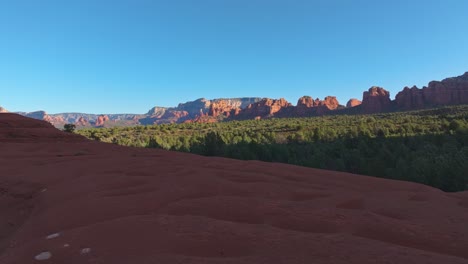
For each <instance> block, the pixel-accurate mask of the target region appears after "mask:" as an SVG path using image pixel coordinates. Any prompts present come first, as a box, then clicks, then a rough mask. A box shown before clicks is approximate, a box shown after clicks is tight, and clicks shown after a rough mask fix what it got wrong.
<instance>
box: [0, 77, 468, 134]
mask: <svg viewBox="0 0 468 264" xmlns="http://www.w3.org/2000/svg"><path fill="white" fill-rule="evenodd" d="M457 104H468V72H467V73H465V74H463V75H461V76H458V77H453V78H447V79H444V80H442V81H432V82H430V83H429V84H428V86H427V87H423V88H422V89H419V88H418V87H416V86H413V87H411V88H409V87H405V88H404V89H403V90H402V91H400V92H399V93H398V94H397V95H396V97H395V100H393V101H392V100H391V99H390V93H389V92H388V91H387V90H385V89H384V88H382V87H378V86H373V87H371V88H369V89H368V90H367V91H365V92H364V93H363V98H362V101H360V100H358V99H356V98H353V99H350V100H349V101H348V102H347V104H346V107H345V106H342V105H340V104H339V102H338V100H337V99H336V97H335V96H327V97H325V98H324V99H323V100H320V99H319V98H316V99H314V98H313V97H311V96H303V97H301V98H299V99H298V101H297V105H296V106H294V105H292V104H291V103H289V102H288V101H287V100H285V99H284V98H280V99H272V98H259V97H243V98H218V99H213V100H209V99H206V98H199V99H197V100H194V101H189V102H185V103H180V104H179V105H178V106H176V107H158V106H155V107H153V108H151V109H150V110H149V111H148V112H147V113H145V114H105V115H95V114H83V113H62V114H53V115H50V114H47V113H46V112H45V111H36V112H31V113H23V112H20V113H19V114H21V115H24V116H27V117H32V118H35V119H39V120H45V121H48V122H50V123H51V124H53V125H54V126H55V127H63V125H64V124H67V123H72V124H76V125H77V126H79V127H103V126H104V127H105V126H110V125H112V126H134V125H152V124H168V123H188V122H200V123H212V122H219V121H223V120H241V119H264V118H271V117H308V116H319V115H326V114H331V113H336V114H340V113H342V114H370V113H381V112H389V111H407V110H417V109H423V108H429V107H437V106H445V105H457ZM4 111H6V110H5V109H4V108H0V112H4ZM110 122H112V123H110Z"/></svg>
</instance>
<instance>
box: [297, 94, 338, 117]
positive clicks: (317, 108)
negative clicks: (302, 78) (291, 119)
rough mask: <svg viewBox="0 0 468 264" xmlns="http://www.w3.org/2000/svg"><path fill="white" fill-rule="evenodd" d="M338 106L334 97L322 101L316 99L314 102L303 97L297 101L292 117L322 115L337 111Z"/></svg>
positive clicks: (310, 98) (309, 98)
mask: <svg viewBox="0 0 468 264" xmlns="http://www.w3.org/2000/svg"><path fill="white" fill-rule="evenodd" d="M339 105H340V104H339V102H338V100H337V99H336V97H335V96H327V97H325V99H324V100H323V101H322V100H320V99H318V98H317V99H315V100H314V99H312V97H310V96H303V97H301V98H299V100H298V101H297V106H296V107H295V111H294V116H306V115H316V114H318V115H322V114H325V113H327V112H329V111H331V110H335V109H337V108H338V106H339Z"/></svg>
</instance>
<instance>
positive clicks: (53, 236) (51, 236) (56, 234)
mask: <svg viewBox="0 0 468 264" xmlns="http://www.w3.org/2000/svg"><path fill="white" fill-rule="evenodd" d="M59 236H60V233H54V234H50V235H48V236H47V237H46V239H53V238H57V237H59Z"/></svg>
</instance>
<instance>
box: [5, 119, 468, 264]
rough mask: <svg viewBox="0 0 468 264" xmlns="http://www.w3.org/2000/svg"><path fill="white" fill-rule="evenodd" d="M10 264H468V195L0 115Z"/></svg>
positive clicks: (6, 254)
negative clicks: (128, 143) (92, 136)
mask: <svg viewBox="0 0 468 264" xmlns="http://www.w3.org/2000/svg"><path fill="white" fill-rule="evenodd" d="M0 147H1V150H2V151H1V152H0V155H1V158H0V203H1V206H0V263H2V264H28V263H55V264H57V263H64V264H65V263H67V264H75V263H112V264H121V263H122V264H123V263H139V264H141V263H252V264H253V263H343V264H344V263H359V264H362V263H437V264H439V263H453V264H456V263H468V251H467V248H468V225H467V222H468V193H467V192H461V193H444V192H442V191H440V190H437V189H433V188H431V187H427V186H424V185H420V184H415V183H409V182H401V181H392V180H385V179H378V178H371V177H365V176H359V175H353V174H348V173H338V172H331V171H324V170H317V169H310V168H303V167H297V166H291V165H286V164H276V163H264V162H258V161H238V160H232V159H224V158H213V157H210V158H208V157H202V156H196V155H191V154H185V153H177V152H169V151H164V150H157V149H143V148H141V149H138V148H127V147H120V146H117V145H113V144H105V143H98V142H93V141H88V140H86V139H84V138H82V137H80V136H76V135H73V134H68V133H65V132H61V131H59V130H56V129H54V128H53V127H52V126H51V125H50V124H48V123H46V122H45V121H38V120H33V119H29V118H25V117H21V116H18V115H15V114H0Z"/></svg>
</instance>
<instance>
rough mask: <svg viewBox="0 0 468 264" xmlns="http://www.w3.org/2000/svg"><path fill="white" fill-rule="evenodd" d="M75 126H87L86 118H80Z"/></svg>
mask: <svg viewBox="0 0 468 264" xmlns="http://www.w3.org/2000/svg"><path fill="white" fill-rule="evenodd" d="M75 124H76V125H77V126H89V122H88V120H86V118H84V117H82V116H80V117H79V118H78V120H77V121H76V122H75Z"/></svg>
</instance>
